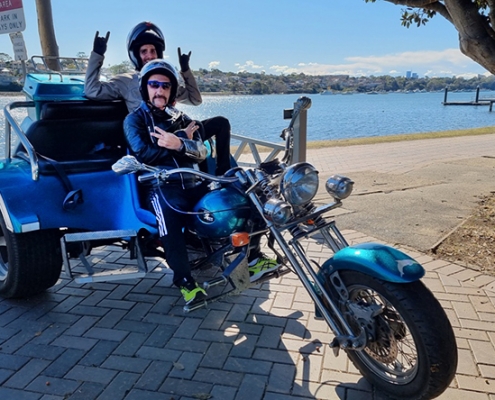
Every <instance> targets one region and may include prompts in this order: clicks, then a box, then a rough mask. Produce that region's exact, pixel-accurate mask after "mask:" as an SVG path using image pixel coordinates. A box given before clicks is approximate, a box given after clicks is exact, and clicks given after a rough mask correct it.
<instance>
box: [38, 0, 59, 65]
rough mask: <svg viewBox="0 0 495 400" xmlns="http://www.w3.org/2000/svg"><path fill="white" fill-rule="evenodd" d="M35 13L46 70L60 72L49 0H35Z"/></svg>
mask: <svg viewBox="0 0 495 400" xmlns="http://www.w3.org/2000/svg"><path fill="white" fill-rule="evenodd" d="M36 11H37V14H38V32H39V35H40V43H41V52H42V53H43V57H45V60H46V64H47V66H48V68H50V69H51V70H53V71H60V63H59V61H58V57H59V54H58V45H57V39H56V38H55V29H54V27H53V17H52V3H51V0H36Z"/></svg>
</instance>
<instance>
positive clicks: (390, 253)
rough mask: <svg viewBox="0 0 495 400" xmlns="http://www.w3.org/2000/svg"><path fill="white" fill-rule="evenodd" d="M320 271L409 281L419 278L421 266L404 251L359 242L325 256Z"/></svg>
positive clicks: (403, 281) (377, 244)
mask: <svg viewBox="0 0 495 400" xmlns="http://www.w3.org/2000/svg"><path fill="white" fill-rule="evenodd" d="M322 269H323V271H326V272H328V273H333V272H335V271H342V270H351V271H358V272H362V273H364V274H367V275H370V276H373V277H375V278H379V279H382V280H384V281H388V282H395V283H409V282H414V281H418V280H419V279H421V278H422V277H423V276H424V274H425V270H424V268H423V266H422V265H421V264H419V263H418V262H417V261H416V260H414V259H413V258H411V257H409V256H408V255H407V254H405V253H403V252H402V251H399V250H397V249H394V248H393V247H389V246H385V245H383V244H379V243H363V244H358V245H355V246H349V247H346V248H344V249H342V250H339V251H338V252H337V253H335V254H334V256H333V257H332V258H330V259H329V260H327V261H326V262H325V263H324V264H323V266H322Z"/></svg>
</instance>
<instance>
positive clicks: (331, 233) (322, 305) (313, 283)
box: [270, 221, 367, 355]
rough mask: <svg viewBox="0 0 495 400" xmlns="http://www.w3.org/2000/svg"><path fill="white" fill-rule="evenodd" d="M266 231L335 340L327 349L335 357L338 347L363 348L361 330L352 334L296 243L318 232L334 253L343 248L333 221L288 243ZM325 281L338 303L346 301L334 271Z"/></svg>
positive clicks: (275, 232) (363, 339) (278, 233)
mask: <svg viewBox="0 0 495 400" xmlns="http://www.w3.org/2000/svg"><path fill="white" fill-rule="evenodd" d="M270 232H271V234H272V235H273V236H274V238H275V240H276V241H277V242H278V244H279V245H280V248H281V249H282V251H283V252H284V254H285V256H286V257H287V259H288V260H289V263H290V264H291V265H292V267H293V268H294V271H295V273H296V274H297V276H298V277H299V279H300V280H301V282H302V284H303V286H304V287H305V289H306V290H307V291H308V293H309V295H310V296H311V298H312V299H313V301H314V302H315V305H316V309H317V310H318V311H319V313H320V315H321V317H322V318H323V319H324V320H325V321H326V323H327V324H328V325H329V326H330V328H331V329H332V331H333V332H334V334H335V338H334V339H333V341H332V342H331V344H330V346H331V347H332V348H333V349H334V352H335V354H336V355H338V351H339V349H341V348H342V349H351V350H362V349H364V348H365V347H366V341H367V335H366V332H365V330H364V329H360V332H359V335H358V336H356V335H355V334H354V330H353V329H352V328H351V327H350V325H349V324H348V322H347V320H346V319H345V317H344V315H343V314H342V312H341V311H340V308H339V307H338V304H337V303H335V301H334V300H333V299H332V298H331V297H330V296H329V294H328V292H327V290H326V289H325V287H324V286H323V284H322V283H321V282H320V279H319V278H318V276H317V273H316V272H315V270H314V267H313V265H311V263H310V261H309V260H308V258H307V257H306V254H305V252H304V249H303V247H302V245H301V243H300V242H299V240H301V239H307V238H308V237H309V236H312V235H314V234H315V233H318V232H319V233H320V234H321V235H322V237H323V239H324V241H325V244H326V245H327V246H328V247H329V248H331V249H332V250H333V251H334V252H337V251H338V250H339V249H341V248H344V247H347V246H348V244H347V242H346V240H345V238H344V237H343V236H342V234H341V233H340V232H339V230H338V229H337V227H336V226H335V223H334V222H333V221H332V222H330V223H327V224H325V225H324V226H322V227H321V228H319V229H318V230H316V231H311V233H306V232H303V231H299V232H297V233H296V234H295V235H294V236H293V238H292V239H290V241H289V242H288V243H287V241H286V240H285V238H284V236H283V235H282V234H281V233H280V231H279V230H278V229H277V228H276V227H274V226H271V227H270ZM290 247H292V248H293V249H294V252H295V254H294V253H293V252H292V251H291V250H290ZM328 282H329V283H330V284H331V285H333V287H334V289H335V292H336V293H338V295H339V297H340V300H342V301H343V302H347V300H348V297H349V296H348V293H347V289H346V287H345V285H343V284H342V280H341V279H340V277H339V276H338V272H334V273H333V274H331V275H330V276H329V279H328ZM328 308H330V310H328ZM330 311H331V313H330ZM350 311H352V310H350Z"/></svg>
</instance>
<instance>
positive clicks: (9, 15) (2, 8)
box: [0, 0, 26, 34]
mask: <svg viewBox="0 0 495 400" xmlns="http://www.w3.org/2000/svg"><path fill="white" fill-rule="evenodd" d="M24 29H26V19H25V18H24V8H22V0H0V34H3V33H10V32H21V31H23V30H24Z"/></svg>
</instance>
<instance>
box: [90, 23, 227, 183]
mask: <svg viewBox="0 0 495 400" xmlns="http://www.w3.org/2000/svg"><path fill="white" fill-rule="evenodd" d="M98 35H99V32H98V31H97V32H96V35H95V39H94V43H93V51H92V52H91V54H90V57H89V62H88V69H87V70H86V78H85V82H84V93H85V95H86V97H88V98H89V99H91V100H116V99H123V100H125V102H126V105H127V109H128V110H129V112H132V111H133V110H134V109H136V108H137V107H139V104H140V102H141V95H140V93H139V82H138V80H139V78H138V73H139V71H140V70H141V68H142V67H143V65H144V64H146V63H147V62H148V61H151V60H154V59H157V58H163V52H164V51H165V38H164V36H163V33H162V31H161V30H160V29H159V28H158V27H157V26H156V25H155V24H153V23H151V22H141V23H139V24H137V25H136V26H135V27H134V28H133V29H132V30H131V31H130V32H129V35H128V37H127V53H128V55H129V59H130V60H131V62H132V64H133V65H134V67H135V69H136V70H135V72H134V73H126V74H120V75H117V76H114V77H113V78H111V79H110V80H109V81H108V82H101V81H100V78H99V77H100V71H101V67H102V66H103V61H104V59H105V57H104V54H105V52H106V50H107V42H108V38H109V37H110V32H107V34H106V36H105V37H100V36H98ZM178 55H179V63H180V67H181V72H180V74H181V76H182V79H183V81H184V83H185V86H183V85H180V84H179V85H178V87H177V95H176V98H175V101H176V102H180V103H184V104H189V105H195V106H199V105H200V104H201V103H202V101H203V99H202V97H201V93H200V91H199V88H198V85H197V83H196V79H195V78H194V75H193V74H192V72H191V69H190V67H189V60H190V57H191V52H189V53H188V54H182V53H181V50H180V47H179V48H178ZM202 123H203V127H204V129H203V130H202V132H203V134H202V139H203V141H206V140H208V139H210V138H211V137H213V136H215V138H216V153H217V155H216V161H217V166H216V171H215V173H216V174H217V175H223V174H224V173H225V172H226V171H227V170H229V169H230V131H231V127H230V122H229V120H228V119H227V118H225V117H221V116H218V117H213V118H209V119H206V120H204V121H202ZM201 169H202V170H204V171H207V167H206V162H203V163H202V164H201Z"/></svg>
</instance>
